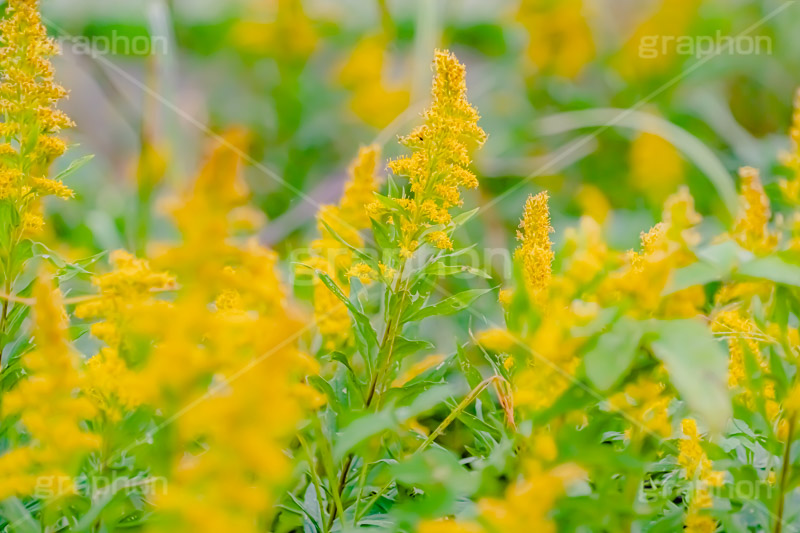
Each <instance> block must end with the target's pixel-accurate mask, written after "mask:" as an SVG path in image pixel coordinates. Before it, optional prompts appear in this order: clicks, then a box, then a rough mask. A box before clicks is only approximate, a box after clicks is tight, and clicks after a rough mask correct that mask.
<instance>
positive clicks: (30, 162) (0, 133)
mask: <svg viewBox="0 0 800 533" xmlns="http://www.w3.org/2000/svg"><path fill="white" fill-rule="evenodd" d="M0 43H2V47H1V48H0V71H2V73H3V80H2V83H0V112H2V113H3V114H4V115H5V120H4V122H3V123H2V124H1V125H0V137H2V139H0V143H2V146H3V149H2V154H3V155H4V156H13V157H1V158H0V177H1V178H0V197H3V198H13V199H14V201H15V203H16V204H17V205H16V207H17V208H18V209H19V210H20V211H21V212H23V213H24V211H25V210H26V209H27V208H28V205H29V204H30V202H31V201H32V200H35V198H36V197H38V196H43V195H47V194H56V195H58V196H61V197H65V198H68V197H71V196H72V194H71V191H69V189H67V188H66V187H65V186H64V185H63V184H61V183H58V182H53V184H52V185H50V184H47V183H46V182H47V181H48V180H47V178H43V177H41V176H42V175H43V174H45V173H46V172H47V170H48V168H49V167H50V164H51V163H52V162H53V160H54V159H55V158H56V157H58V156H60V155H61V154H62V153H64V150H65V148H66V145H65V144H64V142H63V141H62V140H60V139H58V138H57V137H56V136H55V135H56V134H57V133H58V132H59V131H60V130H61V129H64V128H68V127H70V126H72V125H73V124H72V121H71V120H70V119H69V117H67V116H66V115H65V114H64V113H63V112H61V111H59V110H57V109H56V108H55V105H56V104H57V103H58V101H59V100H61V99H62V98H64V97H65V96H66V95H67V92H66V90H64V88H63V87H61V86H60V85H58V84H56V83H55V82H54V80H53V67H52V65H51V64H50V61H49V58H50V57H51V56H53V55H55V54H57V53H58V47H57V45H56V43H55V41H53V40H52V39H50V38H49V37H47V31H46V30H45V27H44V25H43V24H42V21H41V16H40V14H39V10H38V5H37V2H36V1H35V0H10V1H9V2H8V6H7V8H6V17H5V18H4V19H3V20H2V22H0ZM31 110H35V112H33V113H32V112H31ZM14 147H16V148H14ZM30 187H32V189H31V188H30ZM28 190H30V191H31V192H32V193H33V196H32V197H31V196H27V197H26V195H25V192H26V191H28Z"/></svg>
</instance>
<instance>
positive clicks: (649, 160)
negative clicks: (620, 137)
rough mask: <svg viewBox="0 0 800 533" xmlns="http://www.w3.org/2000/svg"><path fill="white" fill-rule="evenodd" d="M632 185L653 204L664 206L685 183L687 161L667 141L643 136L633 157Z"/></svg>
mask: <svg viewBox="0 0 800 533" xmlns="http://www.w3.org/2000/svg"><path fill="white" fill-rule="evenodd" d="M629 162H630V168H631V173H630V184H631V185H632V186H633V187H634V188H635V189H636V190H638V191H639V192H641V193H643V194H645V195H646V196H647V198H649V199H650V200H651V201H652V202H655V203H660V202H662V201H663V200H664V198H665V197H666V196H667V195H668V194H669V193H670V192H672V191H674V190H675V189H676V188H677V187H678V185H679V184H680V183H681V182H683V179H684V169H683V158H682V157H681V154H680V152H678V150H677V149H676V148H675V147H674V146H673V145H672V144H671V143H670V142H669V141H667V140H666V139H664V138H663V137H661V136H660V135H655V134H653V133H642V134H641V135H639V136H638V137H636V139H634V141H633V144H632V145H631V150H630V154H629Z"/></svg>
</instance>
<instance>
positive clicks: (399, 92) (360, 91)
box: [339, 35, 409, 128]
mask: <svg viewBox="0 0 800 533" xmlns="http://www.w3.org/2000/svg"><path fill="white" fill-rule="evenodd" d="M388 48H389V42H388V39H387V38H386V36H385V35H373V36H368V37H364V38H363V39H361V40H360V41H359V42H358V43H357V44H356V46H355V48H353V50H352V52H351V53H350V56H349V57H348V58H347V61H346V62H345V63H344V65H343V66H342V67H341V70H340V72H339V81H340V82H341V83H342V85H343V86H344V87H345V88H347V89H348V90H350V91H351V92H352V96H351V98H350V108H351V109H352V110H353V112H354V113H355V114H356V115H357V116H358V117H359V118H360V119H361V120H363V121H364V122H366V123H367V124H369V125H371V126H374V127H376V128H383V127H385V126H387V125H388V124H389V123H390V122H391V121H393V120H394V119H395V118H396V117H397V116H398V115H399V114H400V113H401V112H403V110H405V109H406V107H408V101H409V92H408V88H407V87H406V86H405V85H406V84H404V83H402V82H398V81H394V82H393V81H392V80H388V79H386V76H385V75H384V71H385V70H387V65H386V63H387V60H388V59H389V57H388V56H389V54H388Z"/></svg>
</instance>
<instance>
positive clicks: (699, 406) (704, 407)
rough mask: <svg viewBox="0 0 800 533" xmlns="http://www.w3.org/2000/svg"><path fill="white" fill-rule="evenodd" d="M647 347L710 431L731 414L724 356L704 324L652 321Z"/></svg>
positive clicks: (726, 419) (718, 430) (721, 424)
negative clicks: (652, 335)
mask: <svg viewBox="0 0 800 533" xmlns="http://www.w3.org/2000/svg"><path fill="white" fill-rule="evenodd" d="M651 331H652V332H653V333H655V334H656V335H657V337H656V339H655V340H653V341H652V342H651V344H650V347H651V349H652V350H653V353H654V354H655V356H656V357H658V358H659V359H660V360H661V361H662V362H663V363H664V366H665V367H666V369H667V372H668V373H669V376H670V380H671V382H672V384H673V385H674V386H675V388H676V389H678V392H680V394H681V397H682V398H683V399H684V400H686V402H687V403H688V404H689V407H690V408H691V409H692V410H693V411H694V412H696V413H697V414H698V415H700V417H701V418H702V419H703V420H704V421H705V423H706V424H707V425H708V427H709V428H710V429H711V430H712V431H714V432H717V433H718V432H721V431H722V430H723V429H724V427H725V424H726V423H727V421H728V419H729V418H730V417H731V400H730V395H729V392H728V368H727V367H728V364H727V356H726V354H725V352H724V351H723V349H722V347H721V346H720V344H719V343H718V342H717V341H716V340H715V339H714V337H713V336H712V335H711V332H710V331H709V330H708V327H706V325H705V324H703V323H702V322H700V321H697V320H690V319H684V320H661V321H654V322H653V324H652V330H651Z"/></svg>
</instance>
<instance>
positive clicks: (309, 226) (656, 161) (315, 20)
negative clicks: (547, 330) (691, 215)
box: [42, 0, 800, 277]
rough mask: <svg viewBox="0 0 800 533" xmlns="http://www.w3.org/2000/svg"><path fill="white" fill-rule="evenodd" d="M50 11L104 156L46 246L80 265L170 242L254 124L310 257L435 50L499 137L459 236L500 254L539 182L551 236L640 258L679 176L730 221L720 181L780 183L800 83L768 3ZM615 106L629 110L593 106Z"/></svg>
mask: <svg viewBox="0 0 800 533" xmlns="http://www.w3.org/2000/svg"><path fill="white" fill-rule="evenodd" d="M42 10H43V13H44V17H45V19H46V23H47V25H48V28H49V30H50V31H51V33H52V34H53V35H54V36H59V37H61V39H62V47H63V49H64V54H63V55H62V56H61V57H60V58H58V59H57V63H56V69H57V72H58V74H59V78H60V79H61V80H62V81H63V84H64V85H65V86H66V87H67V88H68V89H69V90H70V92H71V97H70V100H69V101H68V102H65V104H64V107H65V110H66V111H67V113H68V114H69V115H70V116H72V117H73V118H74V119H75V121H76V123H77V124H78V126H79V127H78V128H77V129H76V130H75V131H72V132H70V133H69V135H70V141H71V142H72V143H74V144H78V145H80V148H78V149H76V150H75V151H74V152H73V154H76V156H77V155H80V154H81V153H86V154H95V155H96V158H95V160H94V161H93V162H92V163H91V164H89V165H87V166H86V167H84V169H83V170H82V172H80V173H77V175H76V177H75V178H74V182H73V183H72V185H73V187H74V188H75V190H76V191H77V194H78V201H77V202H69V203H63V204H62V203H58V204H56V203H53V205H52V206H51V209H50V213H52V216H53V223H52V224H51V225H49V226H48V227H49V228H50V230H49V231H51V232H53V233H54V234H55V235H54V236H53V238H52V239H51V240H50V242H52V243H53V245H54V246H55V245H56V244H55V243H57V242H58V243H62V244H61V245H60V246H62V247H68V248H70V250H66V249H65V250H63V253H65V254H67V255H69V256H76V255H77V256H79V257H85V256H87V255H91V254H92V253H95V252H97V251H100V250H106V249H115V248H119V247H126V248H129V249H135V250H136V249H138V250H140V251H143V249H144V247H145V243H146V242H148V241H151V240H154V239H155V240H158V239H160V238H164V237H168V236H169V235H170V234H171V229H170V228H169V226H168V225H167V223H166V222H165V221H164V220H163V218H162V217H161V215H160V211H159V209H158V207H159V202H160V201H161V199H162V198H163V197H164V196H165V195H166V191H169V190H170V188H172V186H173V185H175V184H177V183H180V182H182V181H184V180H186V179H188V177H189V176H191V175H192V174H193V172H194V170H195V169H196V168H197V166H198V165H199V164H200V161H201V154H202V149H203V147H204V141H205V140H206V139H207V138H208V137H212V136H213V135H214V132H219V131H222V130H223V129H224V128H226V127H229V126H231V125H240V126H243V127H245V128H246V129H247V130H248V131H249V132H250V144H249V146H250V147H249V151H248V154H249V156H250V158H249V159H250V160H249V165H248V167H247V169H246V174H247V176H246V177H247V180H248V182H249V184H250V186H251V188H252V190H253V191H254V193H253V194H254V204H255V205H257V206H259V207H260V208H261V209H262V210H263V212H264V213H265V214H266V217H267V219H268V221H269V222H268V224H267V225H266V226H265V229H264V230H263V233H262V239H263V240H264V241H265V242H266V243H268V244H270V245H271V246H273V247H275V248H276V249H277V250H278V251H279V252H281V253H283V254H288V253H290V252H291V250H292V249H293V248H295V247H298V246H302V245H304V243H307V242H308V241H309V239H310V238H311V237H313V234H314V232H315V227H314V223H313V218H314V217H313V215H314V213H315V212H316V207H315V206H314V204H315V203H316V204H324V203H330V202H334V201H336V200H337V199H338V197H339V196H340V195H341V189H342V184H343V182H344V180H345V177H346V170H347V166H348V164H349V161H350V160H351V159H352V158H353V157H354V156H355V154H356V152H357V150H358V147H359V146H360V145H366V144H370V143H373V142H375V143H378V144H379V145H381V146H382V147H383V148H384V149H385V151H384V156H385V157H389V158H391V157H394V156H396V155H397V153H399V152H398V150H399V149H398V148H397V144H396V143H395V142H394V141H395V138H396V136H397V135H398V134H399V133H402V132H405V131H408V129H410V127H411V126H412V125H413V124H415V123H416V121H418V118H419V113H420V111H421V109H422V107H423V104H424V102H425V101H426V99H427V97H428V95H427V92H428V89H427V88H428V87H429V81H430V76H431V73H430V67H429V65H430V60H431V57H432V54H433V49H434V48H435V47H437V46H439V47H447V48H449V49H451V50H453V51H454V52H455V53H456V54H457V55H458V57H459V58H460V59H461V60H462V61H464V62H465V63H466V65H467V71H468V73H469V74H468V80H467V81H468V86H469V90H470V100H471V101H473V102H474V103H475V104H476V106H477V107H478V109H479V110H480V112H481V114H482V116H483V119H482V122H481V125H482V126H483V128H484V129H485V130H486V131H487V132H489V133H490V135H489V140H488V142H487V144H486V146H485V148H484V149H483V150H482V151H481V153H480V154H479V155H478V156H477V160H476V161H475V167H476V170H477V174H478V176H479V179H480V187H479V189H478V190H477V191H473V192H472V193H471V194H472V196H470V197H469V198H468V199H467V204H468V205H481V206H484V209H483V210H482V217H481V219H480V223H478V222H473V223H472V224H471V225H470V226H469V228H468V232H466V233H462V235H461V237H462V238H464V239H469V240H470V241H471V242H481V243H484V244H485V245H486V246H490V247H491V246H494V247H499V248H510V247H511V243H510V242H509V239H511V236H513V231H509V230H510V229H512V228H513V227H514V226H516V224H517V221H518V216H519V213H520V210H521V207H522V204H523V201H524V198H525V197H526V196H527V195H528V194H530V193H534V192H538V191H539V190H542V189H547V190H548V191H549V192H550V193H551V195H552V197H553V199H552V207H551V209H552V212H553V219H554V226H555V228H556V239H557V240H558V235H559V234H560V232H559V229H561V228H563V227H565V226H568V225H572V224H574V222H575V220H576V218H577V217H578V216H579V215H580V214H584V213H586V214H589V215H591V216H592V217H594V218H596V219H598V220H601V221H603V222H604V229H605V231H606V233H607V235H606V237H607V238H608V239H609V241H610V243H611V244H612V245H615V246H623V247H624V246H634V245H635V244H636V242H637V238H638V234H639V232H640V231H644V230H646V229H647V228H649V227H650V226H651V225H652V223H653V222H654V221H655V220H656V219H657V216H658V213H659V212H660V209H661V205H662V202H663V200H664V198H665V197H666V196H667V195H669V194H670V193H672V192H674V191H675V190H676V189H677V188H678V186H679V185H681V184H684V183H685V184H687V185H688V186H689V188H690V190H691V192H692V194H693V195H694V197H695V199H696V202H697V205H698V210H699V211H700V212H701V213H702V214H704V215H717V216H718V218H719V219H720V220H722V221H723V222H724V221H725V220H726V218H727V217H728V215H727V211H726V209H725V200H724V198H725V194H726V192H725V190H722V189H725V188H726V187H727V189H728V193H727V194H728V195H729V196H730V191H732V190H733V187H735V185H734V178H733V176H734V172H733V171H734V170H735V169H736V168H737V167H739V166H740V165H743V164H747V165H752V166H756V167H760V168H762V169H765V171H766V170H767V169H771V170H772V172H765V174H766V175H765V181H766V182H767V184H768V185H767V189H768V191H769V192H770V193H772V192H773V191H772V187H770V185H769V183H770V182H772V181H774V180H775V178H774V177H773V175H775V174H780V173H781V170H782V169H781V168H780V167H779V166H778V163H777V159H776V156H775V154H776V153H777V152H778V151H779V150H780V148H782V147H785V146H786V143H787V141H786V136H785V133H786V131H787V129H788V125H789V120H790V118H791V103H792V102H791V100H792V93H793V90H794V88H795V87H796V86H798V85H800V74H798V72H800V68H798V67H800V65H799V64H798V62H799V61H800V39H798V38H797V37H796V35H797V34H796V28H797V24H798V22H800V7H798V6H793V5H792V3H784V2H780V1H774V0H707V1H700V0H669V1H668V0H663V1H660V0H647V1H633V0H522V1H506V0H492V1H490V2H487V1H482V0H417V1H412V0H303V1H301V0H226V1H225V2H219V1H210V0H149V1H145V0H137V1H128V2H122V1H118V0H113V1H112V0H46V1H45V2H43V5H42ZM745 35H746V36H750V37H760V38H763V39H766V41H759V42H762V43H764V42H766V43H768V45H769V46H766V47H763V48H762V49H761V50H759V52H760V53H757V54H737V53H735V52H733V51H730V50H721V51H720V53H718V54H712V55H706V56H703V57H697V55H696V54H695V55H692V54H687V53H678V52H677V51H676V48H675V46H674V45H673V46H669V47H668V48H669V50H667V53H658V54H656V57H645V56H647V55H648V54H643V53H642V50H641V46H642V43H643V42H644V41H643V39H645V38H648V37H650V36H661V37H662V38H663V37H664V36H673V37H674V38H677V37H679V36H693V37H698V36H711V37H713V38H716V39H719V38H720V37H721V36H745ZM124 38H129V40H128V41H125V40H124ZM86 42H89V43H90V44H92V45H93V47H94V50H93V51H92V52H91V53H89V51H88V50H87V49H86V47H85V46H84V47H82V46H80V45H81V43H86ZM126 42H127V43H129V45H128V46H126V45H125V43H126ZM130 43H134V44H136V43H138V44H139V45H141V44H142V43H145V44H146V45H148V46H139V47H136V46H130ZM613 108H616V109H628V110H629V111H627V112H626V113H624V114H621V115H620V113H613V112H611V111H609V112H608V113H607V114H606V115H603V113H602V112H601V113H588V114H587V113H580V111H583V110H598V109H601V110H602V109H613ZM575 112H578V113H575ZM609 113H610V114H609ZM609 117H612V118H613V119H614V120H613V123H612V124H611V125H607V123H608V120H609ZM688 132H691V134H689V133H688ZM62 164H66V163H62ZM332 169H333V170H332ZM724 171H727V172H724ZM726 174H727V175H726ZM725 180H727V181H728V183H727V185H725V183H721V182H723V181H725ZM715 183H716V186H715V185H714V184H715ZM721 187H722V189H721ZM500 195H502V196H500ZM496 197H497V198H498V200H497V201H495V200H493V198H496ZM56 237H57V238H56ZM503 274H504V275H505V276H506V277H507V275H508V273H507V272H506V273H503Z"/></svg>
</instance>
